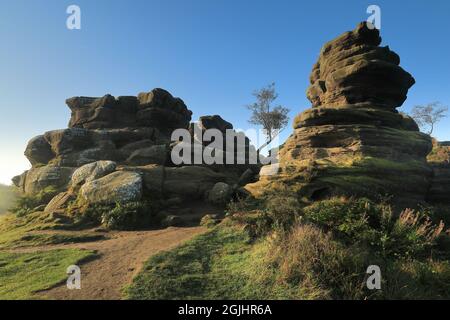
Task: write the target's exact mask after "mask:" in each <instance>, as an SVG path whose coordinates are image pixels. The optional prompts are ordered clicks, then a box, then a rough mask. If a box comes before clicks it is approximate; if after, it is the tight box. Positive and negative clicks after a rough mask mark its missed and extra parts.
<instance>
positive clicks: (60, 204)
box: [44, 191, 76, 213]
mask: <svg viewBox="0 0 450 320" xmlns="http://www.w3.org/2000/svg"><path fill="white" fill-rule="evenodd" d="M75 199H76V196H75V195H74V194H73V193H71V192H67V191H65V192H61V193H59V194H57V195H56V196H55V197H54V198H53V199H52V200H50V202H49V203H48V204H47V206H46V207H45V209H44V211H45V212H49V213H52V212H57V211H60V210H64V209H65V208H67V206H68V205H69V203H70V202H71V201H73V200H75Z"/></svg>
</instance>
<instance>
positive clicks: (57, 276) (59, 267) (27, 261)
mask: <svg viewBox="0 0 450 320" xmlns="http://www.w3.org/2000/svg"><path fill="white" fill-rule="evenodd" d="M92 255H93V252H92V251H87V250H71V249H69V250H53V251H47V252H36V253H6V252H0V299H14V300H17V299H33V297H34V296H33V293H34V292H36V291H40V290H45V289H48V288H50V287H52V286H54V285H56V284H58V283H61V282H62V281H64V280H65V279H67V274H66V270H67V267H68V266H70V265H74V264H77V263H80V261H82V260H83V259H86V258H88V257H90V256H92Z"/></svg>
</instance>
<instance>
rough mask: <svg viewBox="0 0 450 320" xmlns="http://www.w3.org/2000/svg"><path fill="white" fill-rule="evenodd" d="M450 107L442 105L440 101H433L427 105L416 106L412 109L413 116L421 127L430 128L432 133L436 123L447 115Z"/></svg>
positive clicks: (429, 132)
mask: <svg viewBox="0 0 450 320" xmlns="http://www.w3.org/2000/svg"><path fill="white" fill-rule="evenodd" d="M447 111H448V107H446V106H442V105H441V104H440V103H439V102H432V103H429V104H427V105H418V106H415V107H414V108H413V109H412V111H411V117H412V118H413V119H414V120H415V121H416V122H417V124H418V125H419V127H420V128H422V129H424V128H427V127H428V128H429V131H428V134H429V135H431V134H432V133H433V130H434V128H435V126H436V124H437V123H438V122H439V121H440V120H441V119H443V118H445V117H446V116H447Z"/></svg>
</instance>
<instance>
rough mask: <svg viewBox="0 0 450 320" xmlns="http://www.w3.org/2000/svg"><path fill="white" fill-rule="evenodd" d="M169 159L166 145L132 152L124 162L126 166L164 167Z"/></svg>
mask: <svg viewBox="0 0 450 320" xmlns="http://www.w3.org/2000/svg"><path fill="white" fill-rule="evenodd" d="M168 157H169V150H168V147H167V145H164V144H163V145H155V146H151V147H147V148H143V149H138V150H136V151H134V152H133V153H132V154H131V155H130V156H129V157H128V159H127V160H126V162H127V164H129V165H134V166H143V165H147V164H160V165H164V164H165V163H166V161H167V159H168Z"/></svg>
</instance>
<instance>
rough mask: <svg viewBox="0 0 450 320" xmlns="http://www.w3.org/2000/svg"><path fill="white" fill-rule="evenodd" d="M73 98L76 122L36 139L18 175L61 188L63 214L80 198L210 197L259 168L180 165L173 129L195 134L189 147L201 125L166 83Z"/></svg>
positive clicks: (56, 205)
mask: <svg viewBox="0 0 450 320" xmlns="http://www.w3.org/2000/svg"><path fill="white" fill-rule="evenodd" d="M66 102H67V105H68V106H69V108H70V109H71V111H72V115H71V119H70V122H69V128H67V129H61V130H53V131H48V132H46V133H44V134H42V135H39V136H37V137H35V138H33V139H31V140H30V142H29V143H28V145H27V147H26V150H25V156H26V157H27V158H28V159H29V161H30V163H31V164H32V168H31V169H30V170H29V171H27V172H25V173H23V174H22V175H20V176H17V177H15V178H14V179H13V182H14V184H16V185H17V186H18V187H20V188H21V189H22V191H23V192H24V193H26V194H28V195H36V194H39V193H42V192H46V190H49V191H51V192H52V193H53V194H55V193H56V194H57V195H56V196H55V197H54V198H53V200H51V201H50V202H49V203H48V204H47V207H46V209H45V210H46V211H47V212H58V213H64V211H65V209H68V208H69V207H70V206H71V207H72V208H76V207H77V206H74V203H75V202H76V203H77V204H79V203H82V206H83V205H94V206H96V205H115V204H116V203H127V202H139V201H142V202H148V201H156V202H158V203H165V202H167V203H169V204H170V203H175V202H177V203H178V202H180V201H181V202H190V201H193V200H200V201H202V200H204V201H208V199H210V196H209V194H210V192H211V190H213V188H214V186H215V185H216V184H217V183H223V184H226V185H227V186H228V188H229V189H230V190H233V192H234V191H236V190H237V189H238V188H239V183H240V181H242V179H241V175H242V174H243V173H245V172H246V177H248V176H249V171H248V170H250V168H252V167H253V168H254V167H255V166H250V165H249V164H248V163H244V164H240V165H225V164H217V165H214V166H207V165H205V164H195V163H181V164H177V165H176V164H174V163H173V162H172V158H171V151H172V149H173V148H174V147H175V146H176V145H177V144H179V143H180V142H181V141H172V137H171V135H172V133H173V132H174V130H176V129H185V130H186V131H185V132H186V134H187V136H189V137H192V139H191V141H190V142H189V145H191V144H192V146H193V145H198V142H197V141H196V137H195V136H194V132H190V131H189V129H190V128H193V127H194V124H191V123H190V121H191V115H192V112H191V111H190V110H189V109H188V108H187V107H186V105H185V104H184V102H183V101H182V100H181V99H179V98H174V97H173V96H172V95H171V94H170V93H169V92H167V91H165V90H163V89H154V90H152V91H150V92H147V93H141V94H139V95H138V96H137V97H118V98H115V97H113V96H111V95H105V96H104V97H101V98H88V97H74V98H70V99H67V101H66ZM197 125H198V127H200V128H201V129H200V131H201V132H202V133H204V131H205V130H206V129H217V130H218V131H220V132H221V133H225V131H226V130H228V129H232V128H233V126H232V125H231V124H230V123H229V122H227V121H225V120H223V119H222V118H221V117H220V116H217V115H215V116H204V117H201V118H200V121H199V122H198V123H197ZM245 141H246V142H248V139H247V140H245ZM248 145H249V144H248ZM205 148H208V143H203V142H200V151H202V152H203V151H204V149H205ZM213 152H214V153H217V154H226V148H225V146H223V147H220V148H218V147H213ZM234 158H236V156H234ZM255 171H256V172H257V170H254V169H253V171H252V170H250V172H255ZM174 199H175V200H174ZM211 202H213V201H211ZM71 203H72V205H71Z"/></svg>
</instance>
